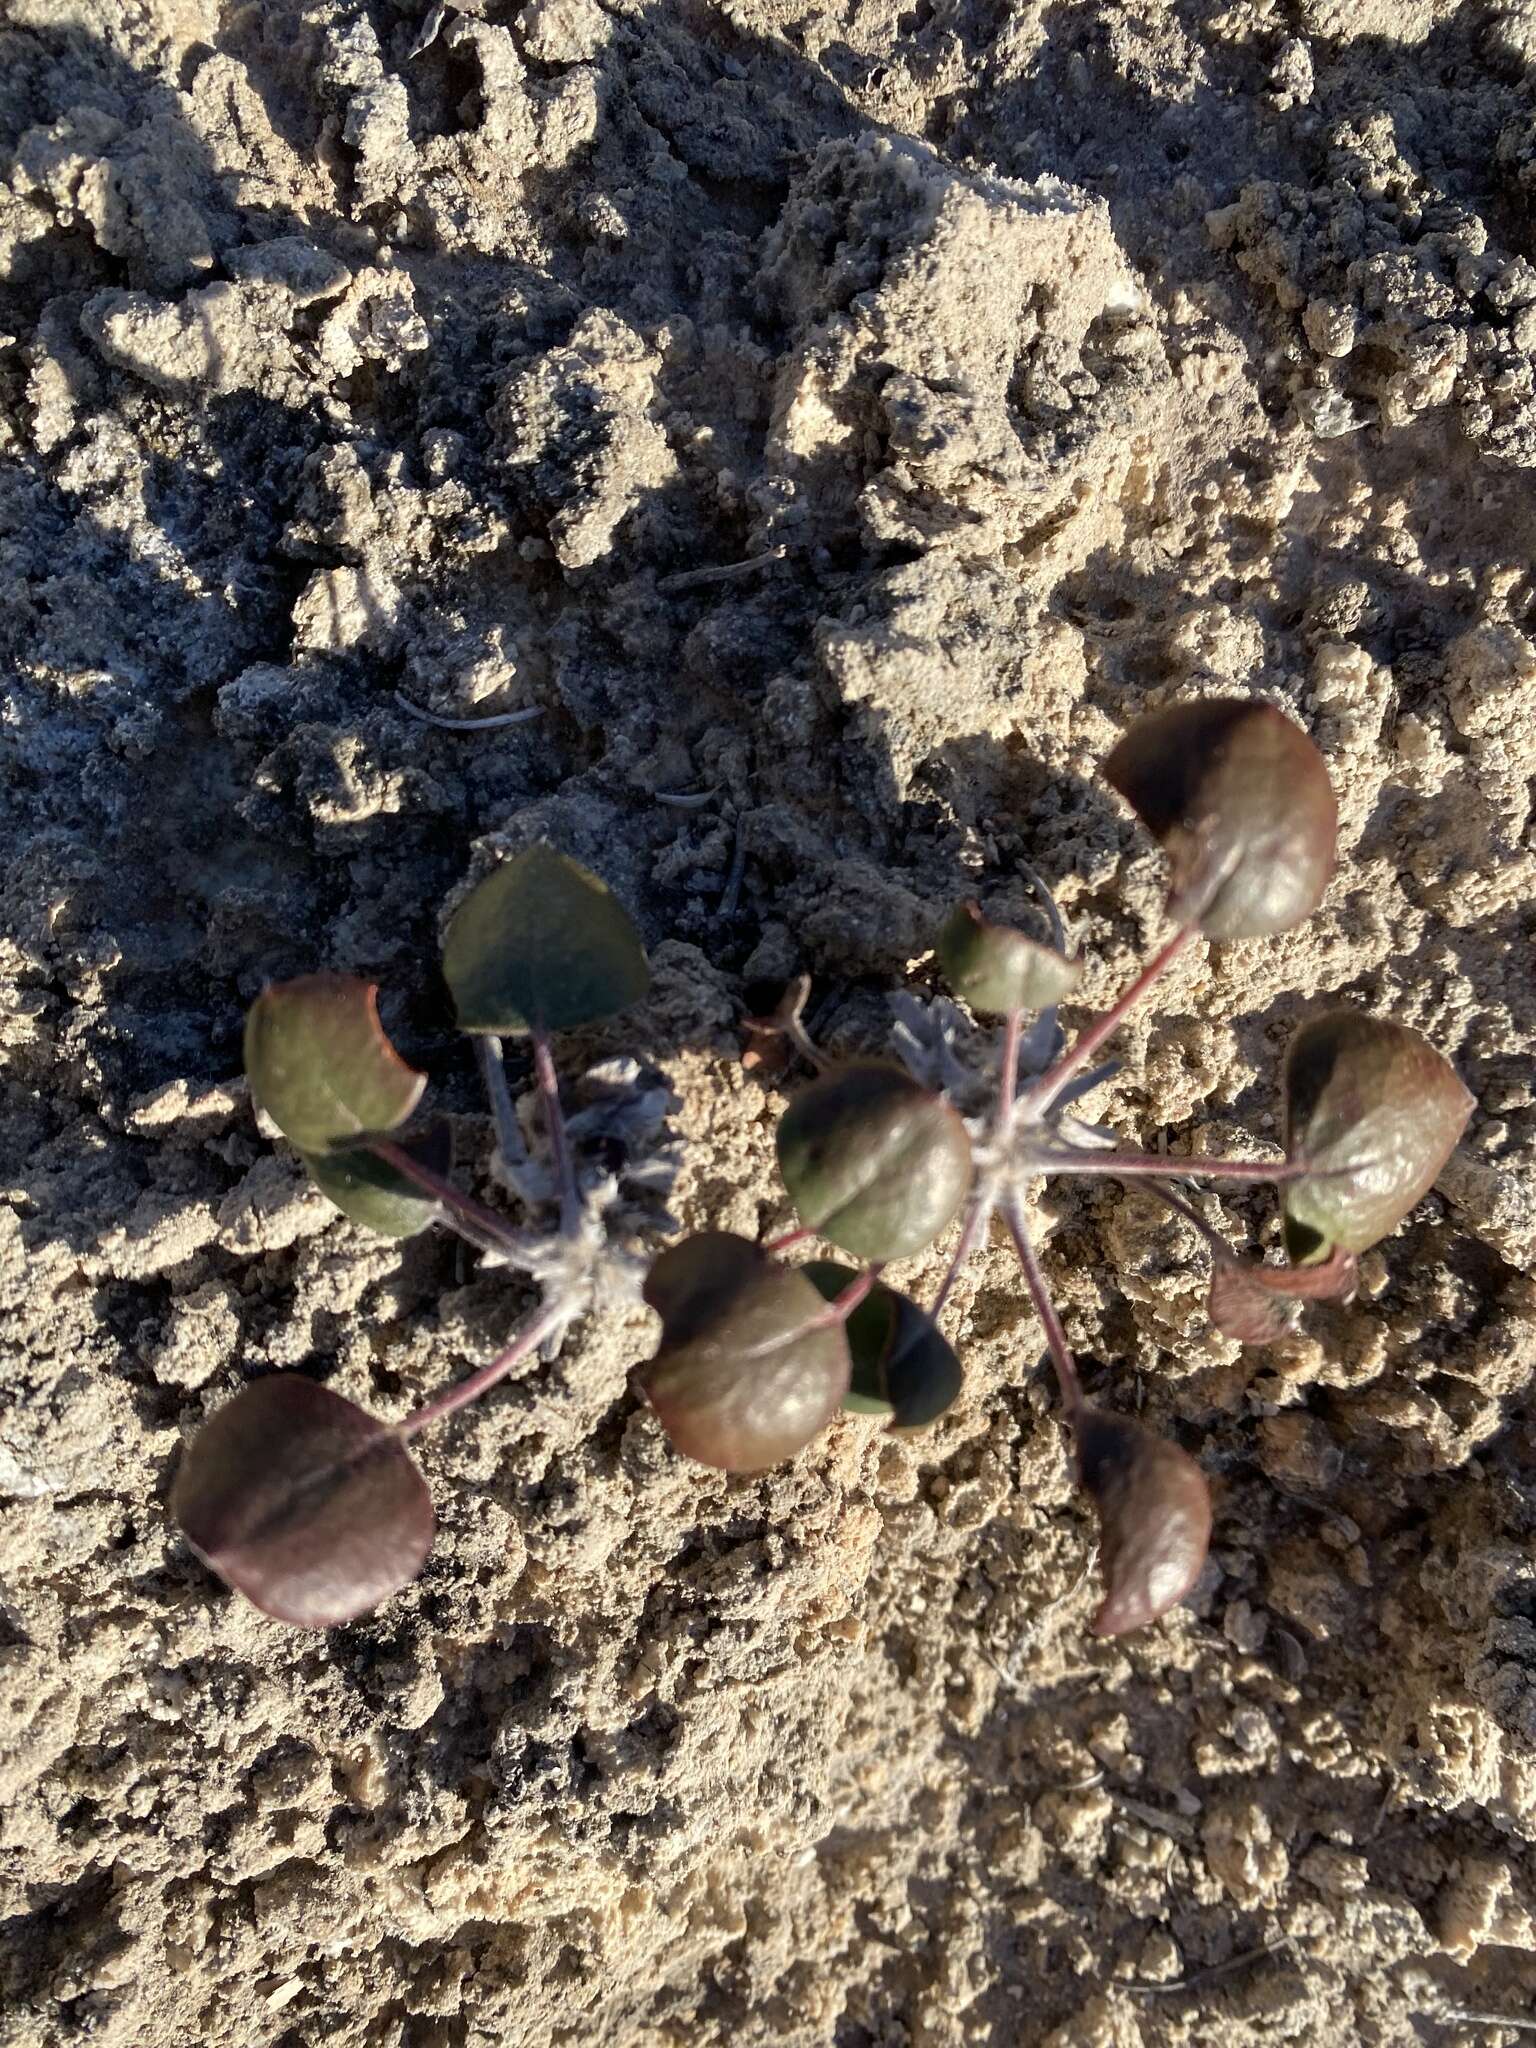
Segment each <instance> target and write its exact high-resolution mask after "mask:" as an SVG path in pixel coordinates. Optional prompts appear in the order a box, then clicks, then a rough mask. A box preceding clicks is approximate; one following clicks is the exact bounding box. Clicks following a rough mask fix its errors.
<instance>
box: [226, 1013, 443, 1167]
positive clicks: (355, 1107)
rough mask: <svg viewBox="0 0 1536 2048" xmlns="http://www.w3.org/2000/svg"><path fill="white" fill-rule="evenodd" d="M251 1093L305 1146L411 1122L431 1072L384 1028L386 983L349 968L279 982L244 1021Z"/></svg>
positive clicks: (324, 1145) (318, 1147)
mask: <svg viewBox="0 0 1536 2048" xmlns="http://www.w3.org/2000/svg"><path fill="white" fill-rule="evenodd" d="M245 1071H246V1073H247V1074H248V1075H249V1076H250V1082H251V1093H252V1094H253V1095H254V1096H255V1098H256V1100H257V1102H258V1103H260V1105H261V1107H262V1108H263V1109H264V1110H265V1111H266V1112H267V1114H268V1116H270V1117H271V1119H272V1121H273V1122H274V1123H275V1124H276V1125H277V1127H278V1129H279V1130H280V1131H281V1132H282V1133H283V1136H284V1137H285V1138H288V1139H290V1140H291V1141H292V1143H293V1144H295V1145H297V1146H298V1148H299V1150H300V1151H301V1152H323V1151H325V1150H327V1149H328V1148H329V1147H330V1146H332V1145H334V1144H336V1143H337V1142H338V1141H344V1140H346V1139H348V1138H356V1137H360V1136H361V1135H362V1134H363V1133H364V1132H365V1131H389V1130H393V1129H394V1127H395V1126H396V1125H397V1124H402V1123H404V1122H405V1119H406V1118H407V1117H408V1116H409V1115H410V1113H411V1111H412V1110H413V1109H414V1108H415V1107H416V1104H417V1103H418V1102H419V1101H420V1099H421V1091H422V1089H423V1088H425V1087H426V1085H427V1077H426V1075H425V1074H418V1073H417V1072H416V1070H415V1069H414V1068H413V1067H408V1066H407V1065H406V1063H405V1061H404V1060H402V1059H401V1057H400V1055H399V1054H398V1053H397V1052H396V1051H395V1049H394V1047H393V1046H392V1045H391V1044H390V1042H389V1040H388V1039H387V1038H386V1037H385V1035H384V1027H383V1026H382V1025H381V1024H380V1022H379V1010H378V990H377V989H376V988H375V987H374V986H373V984H372V983H371V982H366V981H359V980H357V979H356V978H355V977H354V976H352V975H349V974H306V975H303V976H301V977H300V979H299V980H297V981H279V982H274V983H273V984H272V985H271V987H269V988H265V989H263V990H262V992H261V994H260V995H259V996H258V997H257V998H256V1000H255V1002H254V1003H252V1005H251V1007H250V1010H249V1012H248V1014H247V1016H246V1020H245Z"/></svg>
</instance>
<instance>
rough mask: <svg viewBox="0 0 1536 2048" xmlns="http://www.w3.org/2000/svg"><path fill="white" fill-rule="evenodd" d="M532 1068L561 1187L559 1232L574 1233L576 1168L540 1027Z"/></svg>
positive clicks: (578, 1200)
mask: <svg viewBox="0 0 1536 2048" xmlns="http://www.w3.org/2000/svg"><path fill="white" fill-rule="evenodd" d="M533 1070H534V1073H535V1074H536V1075H537V1076H538V1082H539V1097H540V1100H541V1101H542V1102H543V1105H544V1129H545V1132H546V1133H547V1135H548V1138H549V1163H550V1165H551V1166H552V1167H553V1168H554V1173H555V1185H556V1187H557V1188H559V1190H560V1233H561V1235H562V1236H563V1237H574V1236H575V1235H576V1229H577V1225H578V1224H579V1223H580V1221H581V1198H580V1196H579V1195H578V1194H577V1192H576V1169H575V1167H574V1166H573V1165H572V1163H571V1147H570V1140H569V1139H568V1138H567V1136H566V1131H565V1115H564V1112H563V1111H562V1110H561V1108H560V1082H559V1079H558V1077H557V1075H556V1073H555V1061H554V1055H553V1054H552V1053H551V1052H550V1049H549V1040H548V1039H547V1038H546V1037H545V1036H544V1033H543V1032H542V1031H535V1032H534V1034H533Z"/></svg>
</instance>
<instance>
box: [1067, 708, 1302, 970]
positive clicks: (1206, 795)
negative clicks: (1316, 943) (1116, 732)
mask: <svg viewBox="0 0 1536 2048" xmlns="http://www.w3.org/2000/svg"><path fill="white" fill-rule="evenodd" d="M1103 774H1104V779H1105V781H1106V782H1108V783H1109V785H1110V787H1111V788H1112V789H1116V790H1118V791H1119V793H1120V794H1121V796H1123V797H1124V798H1125V800H1126V802H1127V803H1128V804H1129V805H1130V806H1131V808H1132V809H1133V810H1134V811H1135V812H1136V815H1137V816H1138V817H1139V818H1140V819H1141V821H1142V823H1143V824H1144V825H1145V826H1146V828H1147V830H1148V831H1149V832H1150V833H1151V834H1152V836H1153V838H1154V839H1156V840H1157V841H1158V843H1159V845H1161V847H1162V849H1163V851H1164V852H1165V853H1166V854H1167V856H1168V865H1169V868H1170V870H1171V879H1172V891H1171V895H1170V898H1169V906H1168V907H1169V910H1170V912H1171V914H1172V915H1173V917H1174V918H1175V919H1176V920H1177V921H1178V922H1179V923H1180V924H1198V925H1199V926H1200V929H1201V930H1202V931H1203V932H1204V933H1205V934H1206V936H1207V937H1208V938H1212V939H1251V938H1260V937H1263V936H1264V935H1265V934H1267V933H1270V932H1283V931H1289V930H1290V928H1291V926H1292V925H1297V924H1300V923H1301V921H1302V919H1303V918H1306V917H1310V916H1311V914H1312V912H1313V911H1314V910H1315V909H1316V908H1317V906H1318V904H1319V903H1320V902H1321V901H1322V899H1323V892H1324V890H1325V889H1326V888H1327V886H1328V878H1329V876H1330V875H1331V874H1332V873H1333V859H1334V847H1335V843H1336V841H1337V838H1338V823H1339V819H1338V805H1337V804H1336V802H1335V801H1334V795H1333V788H1332V785H1331V784H1330V783H1329V780H1328V770H1327V768H1326V767H1325V766H1324V764H1323V757H1322V755H1321V754H1320V753H1319V752H1318V750H1317V748H1316V747H1315V746H1314V745H1313V744H1312V742H1311V740H1309V739H1308V737H1307V735H1306V734H1305V733H1304V732H1303V731H1302V730H1301V729H1300V727H1299V726H1296V725H1293V724H1292V723H1291V721H1290V719H1288V718H1287V717H1285V716H1284V714H1283V713H1281V712H1279V711H1277V710H1275V708H1274V707H1273V705H1270V704H1264V703H1260V702H1259V701H1257V700H1256V699H1253V698H1246V697H1208V698H1206V699H1204V700H1203V701H1202V702H1200V703H1197V704H1175V705H1173V706H1172V707H1171V708H1170V709H1168V710H1166V711H1154V712H1151V713H1150V714H1149V715H1148V716H1146V717H1144V718H1139V719H1137V721H1136V723H1135V724H1134V725H1133V726H1132V727H1131V728H1130V730H1129V731H1128V732H1127V733H1126V735H1125V737H1124V738H1123V739H1122V740H1121V741H1120V743H1119V745H1118V746H1116V747H1115V748H1114V750H1113V751H1112V752H1111V753H1110V755H1109V757H1108V759H1107V760H1106V761H1105V763H1104V768H1103Z"/></svg>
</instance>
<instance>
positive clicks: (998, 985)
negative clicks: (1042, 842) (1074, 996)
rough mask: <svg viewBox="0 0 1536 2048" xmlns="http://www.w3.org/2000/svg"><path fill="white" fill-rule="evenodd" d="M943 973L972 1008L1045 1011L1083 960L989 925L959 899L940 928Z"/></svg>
mask: <svg viewBox="0 0 1536 2048" xmlns="http://www.w3.org/2000/svg"><path fill="white" fill-rule="evenodd" d="M938 955H939V965H940V967H941V968H942V969H943V971H944V978H945V980H946V981H947V982H948V983H949V985H950V987H951V988H952V989H953V990H954V992H955V994H956V995H957V996H959V997H960V999H961V1001H962V1002H967V1003H969V1004H970V1006H971V1008H972V1009H973V1010H980V1011H982V1012H985V1013H990V1014H993V1015H997V1016H1005V1015H1006V1014H1007V1013H1008V1012H1009V1011H1010V1010H1048V1009H1049V1008H1050V1007H1051V1005H1052V1004H1053V1003H1059V1002H1061V1001H1062V1000H1063V998H1064V997H1066V996H1069V995H1070V994H1071V993H1072V991H1073V989H1075V988H1076V986H1077V984H1078V982H1079V981H1080V980H1081V979H1082V974H1083V964H1082V962H1081V961H1080V960H1069V959H1068V958H1067V957H1066V955H1065V954H1064V953H1058V952H1055V951H1053V949H1052V948H1051V947H1049V946H1042V945H1041V944H1040V942H1039V941H1038V940H1037V939H1031V938H1029V937H1027V936H1026V934H1025V933H1023V932H1019V931H1015V930H1014V929H1013V928H1012V926H1010V925H1005V924H991V923H989V922H988V920H987V919H986V918H984V917H983V916H982V914H981V907H980V905H979V904H976V903H961V904H959V905H957V906H956V908H955V909H954V910H953V911H952V912H951V913H950V915H949V917H948V919H947V920H946V922H945V925H944V929H943V930H942V931H941V932H940V933H939V944H938Z"/></svg>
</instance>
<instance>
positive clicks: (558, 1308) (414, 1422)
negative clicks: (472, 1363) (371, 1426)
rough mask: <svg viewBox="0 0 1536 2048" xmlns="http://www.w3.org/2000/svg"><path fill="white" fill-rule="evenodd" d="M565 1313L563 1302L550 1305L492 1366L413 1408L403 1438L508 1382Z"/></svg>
mask: <svg viewBox="0 0 1536 2048" xmlns="http://www.w3.org/2000/svg"><path fill="white" fill-rule="evenodd" d="M565 1315H566V1310H565V1307H564V1305H563V1304H562V1303H560V1302H553V1303H548V1304H546V1306H545V1307H544V1308H543V1309H541V1310H540V1312H539V1313H538V1315H536V1316H535V1317H534V1318H533V1320H532V1321H531V1322H527V1323H524V1325H523V1327H522V1328H521V1330H519V1331H518V1333H517V1335H516V1336H515V1337H514V1338H513V1339H512V1342H511V1343H510V1344H509V1345H508V1346H507V1348H506V1349H505V1351H498V1352H497V1354H496V1356H495V1357H494V1358H493V1359H492V1360H491V1362H490V1364H489V1365H482V1366H481V1367H480V1369H479V1371H478V1372H472V1373H471V1374H470V1376H469V1378H468V1379H467V1380H460V1381H459V1383H458V1385H457V1386H455V1387H449V1388H448V1389H447V1391H446V1392H445V1393H441V1394H437V1395H435V1396H434V1397H433V1399H432V1400H430V1401H424V1402H423V1403H422V1405H421V1407H419V1408H417V1409H414V1410H413V1411H412V1412H411V1413H410V1414H409V1415H407V1417H406V1418H405V1420H404V1422H401V1423H398V1424H397V1425H396V1427H397V1429H398V1430H399V1433H400V1435H401V1436H403V1437H407V1438H409V1437H413V1436H415V1435H416V1433H417V1431H418V1430H422V1429H425V1428H426V1426H427V1424H428V1423H429V1422H441V1421H442V1419H443V1417H444V1416H445V1415H452V1413H453V1412H454V1410H455V1409H456V1408H467V1407H468V1406H469V1404H470V1402H471V1401H478V1400H479V1398H480V1396H481V1395H482V1394H483V1393H485V1392H486V1391H487V1389H488V1388H490V1387H494V1386H495V1384H496V1382H497V1381H498V1380H500V1379H505V1378H506V1376H507V1374H508V1373H509V1372H510V1371H511V1370H512V1368H513V1366H514V1365H516V1364H518V1363H519V1361H520V1360H522V1359H524V1358H526V1357H527V1356H528V1354H529V1352H530V1351H536V1350H537V1349H538V1347H539V1346H540V1345H541V1344H542V1343H543V1342H544V1339H545V1338H546V1337H547V1336H549V1335H550V1333H551V1331H553V1330H556V1329H558V1328H559V1326H560V1324H561V1323H562V1322H563V1321H564V1320H565Z"/></svg>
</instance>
